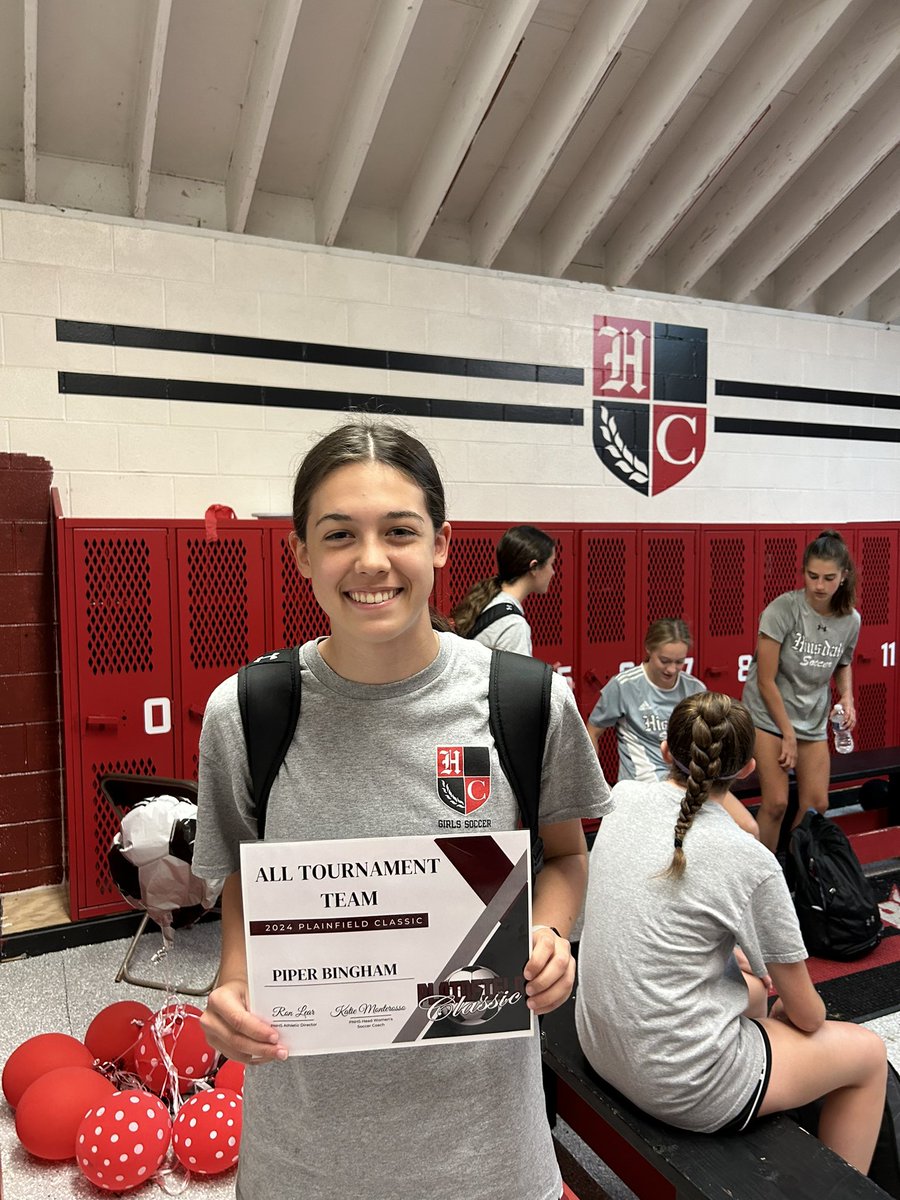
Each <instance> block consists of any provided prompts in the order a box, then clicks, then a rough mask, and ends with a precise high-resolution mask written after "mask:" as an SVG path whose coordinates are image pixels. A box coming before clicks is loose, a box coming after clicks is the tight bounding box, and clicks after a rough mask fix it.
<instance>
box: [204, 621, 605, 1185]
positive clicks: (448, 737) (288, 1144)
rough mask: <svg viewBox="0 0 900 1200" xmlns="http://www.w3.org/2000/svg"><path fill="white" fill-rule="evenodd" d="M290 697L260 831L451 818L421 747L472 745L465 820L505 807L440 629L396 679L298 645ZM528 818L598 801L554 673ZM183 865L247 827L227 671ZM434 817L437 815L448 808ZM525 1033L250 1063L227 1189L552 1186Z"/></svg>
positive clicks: (586, 744) (597, 784) (589, 762)
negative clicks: (371, 677)
mask: <svg viewBox="0 0 900 1200" xmlns="http://www.w3.org/2000/svg"><path fill="white" fill-rule="evenodd" d="M300 655H301V674H302V697H303V700H302V711H301V715H300V720H299V722H298V725H297V732H296V734H295V737H294V740H293V742H292V744H291V746H290V748H289V750H288V753H287V757H286V759H285V762H284V764H283V765H282V767H281V770H280V771H279V773H278V777H277V779H276V780H275V784H274V787H273V789H272V793H271V796H270V799H269V809H268V815H267V821H266V833H267V836H269V837H271V838H273V839H279V838H290V839H312V840H319V839H323V838H341V837H380V836H388V835H392V834H400V833H403V834H427V835H434V834H436V833H438V832H440V831H442V830H444V829H446V828H455V827H456V822H457V821H462V823H463V825H465V821H466V819H467V818H466V817H465V815H462V814H460V813H459V812H458V811H457V810H456V809H455V808H451V807H449V806H448V802H447V801H445V800H444V799H442V797H441V795H440V793H439V790H438V787H437V766H436V764H437V751H438V749H439V748H440V747H442V746H447V747H460V746H464V747H479V746H480V747H486V748H488V750H489V755H490V776H491V789H490V796H489V798H488V799H487V800H486V801H485V802H484V803H483V804H481V805H480V807H478V808H477V809H476V810H475V811H473V813H472V814H471V818H470V819H471V820H472V821H477V822H478V825H479V828H481V829H483V830H486V831H490V830H491V829H513V828H516V827H517V826H518V824H519V818H518V806H517V804H516V800H515V796H514V795H513V792H512V790H511V789H510V787H509V785H508V783H507V782H506V778H505V776H504V775H503V773H502V771H501V769H500V764H499V761H498V759H497V755H496V750H495V748H494V744H493V739H492V738H491V735H490V730H489V726H488V703H487V694H488V671H489V667H490V658H491V656H490V653H489V652H488V651H487V650H485V648H484V647H483V646H479V645H477V644H476V643H474V642H470V641H466V640H464V639H463V638H460V637H457V636H456V635H455V634H443V635H441V639H440V650H439V653H438V656H437V658H436V659H435V660H434V662H432V663H431V664H430V665H429V666H428V667H426V668H425V670H424V671H421V672H419V673H418V674H416V675H414V676H412V677H411V678H409V679H404V680H400V681H399V682H397V683H388V684H379V685H369V684H361V683H353V682H351V681H349V680H346V679H343V678H341V677H340V676H339V675H336V674H335V673H334V672H333V671H332V670H331V669H330V668H329V667H328V666H327V665H326V664H325V662H324V661H323V659H322V658H321V656H320V654H319V651H318V647H317V644H316V643H315V642H309V643H307V644H306V645H305V646H303V647H302V649H301V651H300ZM544 763H545V767H544V776H543V785H542V790H541V818H542V820H543V821H544V822H546V823H553V822H556V821H565V820H569V819H571V818H578V817H587V816H600V815H602V814H603V813H605V812H606V811H608V809H609V807H610V804H609V791H608V788H607V787H606V784H605V781H604V780H603V776H602V772H601V771H600V770H599V769H598V765H597V761H596V755H595V754H594V751H593V747H592V746H591V744H590V740H589V739H588V737H587V734H586V732H585V730H584V726H583V724H582V721H581V718H580V717H579V714H578V710H577V708H576V706H575V703H574V700H573V698H572V694H571V692H570V691H569V689H568V688H567V687H566V684H565V682H564V680H563V679H561V678H558V677H554V679H553V687H552V692H551V714H550V726H549V729H548V733H547V743H546V751H545V757H544ZM199 808H200V811H199V819H198V826H197V840H196V844H195V847H194V870H195V872H196V873H197V874H198V875H200V876H202V877H204V878H209V877H211V876H212V877H214V876H219V877H220V876H222V875H227V874H230V873H231V872H233V871H235V870H237V869H238V864H239V851H238V846H239V843H240V841H241V840H242V839H255V837H256V827H255V821H254V818H253V816H252V814H251V805H250V799H249V795H248V772H247V760H246V754H245V750H244V738H243V734H242V730H241V720H240V713H239V710H238V704H237V684H236V677H235V676H233V677H232V678H230V679H227V680H226V681H225V682H224V683H223V684H221V685H220V686H219V687H218V688H216V690H215V691H214V692H213V694H212V696H211V697H210V700H209V703H208V705H207V709H206V716H205V717H204V722H203V734H202V737H201V743H200V795H199ZM451 823H452V824H451ZM560 1191H561V1184H560V1178H559V1171H558V1168H557V1165H556V1160H555V1157H554V1154H553V1147H552V1143H551V1139H550V1131H549V1128H548V1126H547V1119H546V1113H545V1109H544V1098H543V1089H542V1086H541V1063H540V1047H539V1044H538V1040H537V1038H533V1039H521V1040H514V1041H491V1042H481V1043H479V1044H477V1045H472V1044H464V1045H451V1046H442V1045H433V1046H427V1047H424V1048H419V1049H415V1050H403V1049H398V1050H395V1049H386V1050H376V1051H368V1052H365V1053H349V1054H340V1055H327V1056H326V1055H316V1056H310V1057H306V1058H291V1059H288V1060H287V1061H286V1062H283V1063H280V1062H278V1063H272V1064H265V1065H260V1066H256V1067H251V1068H249V1069H248V1071H247V1077H246V1083H245V1092H244V1133H243V1139H242V1149H241V1159H240V1166H239V1174H238V1181H237V1195H238V1197H240V1198H241V1200H260V1198H261V1197H277V1198H278V1200H301V1198H302V1200H337V1198H338V1197H340V1198H341V1200H421V1198H422V1197H423V1196H428V1197H433V1198H434V1200H451V1198H452V1200H458V1198H459V1197H469V1196H472V1197H475V1196H485V1195H488V1194H490V1195H491V1197H492V1198H494V1197H495V1198H496V1200H558V1197H559V1194H560Z"/></svg>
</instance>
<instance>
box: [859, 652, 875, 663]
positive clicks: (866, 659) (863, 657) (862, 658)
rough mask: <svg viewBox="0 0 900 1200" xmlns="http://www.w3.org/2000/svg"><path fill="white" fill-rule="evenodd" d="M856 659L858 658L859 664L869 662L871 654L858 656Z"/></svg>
mask: <svg viewBox="0 0 900 1200" xmlns="http://www.w3.org/2000/svg"><path fill="white" fill-rule="evenodd" d="M857 657H858V658H859V661H860V662H871V661H872V655H871V654H859V655H857Z"/></svg>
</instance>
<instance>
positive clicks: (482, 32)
mask: <svg viewBox="0 0 900 1200" xmlns="http://www.w3.org/2000/svg"><path fill="white" fill-rule="evenodd" d="M537 6H538V0H492V3H491V4H490V5H489V6H488V7H487V8H486V9H485V11H484V15H483V16H482V18H481V24H480V25H479V27H478V30H477V32H476V34H475V38H474V40H473V43H472V45H471V46H470V47H469V50H468V53H467V54H466V57H465V60H464V62H463V64H462V68H461V69H460V72H459V74H458V75H457V77H456V79H455V81H454V84H453V89H452V91H451V93H450V96H449V98H448V101H447V103H446V104H445V105H444V109H443V111H442V113H441V116H440V119H439V120H438V123H437V126H436V127H435V129H434V130H433V131H432V133H431V136H430V138H429V139H428V144H427V147H426V149H425V152H424V154H423V155H422V158H421V161H420V162H419V166H418V168H417V170H416V174H415V177H414V178H413V180H412V183H411V184H410V187H409V191H408V193H407V198H406V202H405V203H404V205H403V208H402V209H401V210H400V221H399V252H400V253H401V254H404V255H406V256H407V257H408V258H415V256H416V255H417V254H418V252H419V249H420V247H421V245H422V242H423V241H424V240H425V237H426V235H427V233H428V230H429V229H430V228H431V225H432V223H433V221H434V219H435V217H436V216H437V214H438V212H439V211H440V208H441V205H442V204H443V202H444V197H445V196H446V195H447V192H448V191H449V189H450V186H451V184H452V183H453V180H454V179H455V178H456V173H457V171H458V170H459V167H460V164H461V163H462V161H463V159H464V158H465V156H466V152H467V151H468V149H469V146H470V145H471V144H472V140H473V138H474V137H475V134H476V133H477V132H478V128H479V126H480V125H481V122H482V121H483V120H484V116H485V113H486V112H487V110H488V108H489V106H490V104H491V101H492V100H493V98H494V95H495V93H496V91H497V88H498V87H499V86H500V81H501V80H502V79H503V75H504V72H505V71H506V70H507V68H508V66H509V64H510V62H511V60H512V58H513V55H514V54H515V52H516V48H517V47H518V45H519V42H521V40H522V36H523V35H524V33H525V29H526V27H527V25H528V22H529V21H530V20H531V17H532V16H533V14H534V10H535V9H536V8H537Z"/></svg>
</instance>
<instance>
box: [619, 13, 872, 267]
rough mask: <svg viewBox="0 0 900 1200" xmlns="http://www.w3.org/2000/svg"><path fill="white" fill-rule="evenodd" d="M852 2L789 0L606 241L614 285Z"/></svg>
mask: <svg viewBox="0 0 900 1200" xmlns="http://www.w3.org/2000/svg"><path fill="white" fill-rule="evenodd" d="M851 3H853V0H817V3H815V4H811V3H810V0H783V2H782V4H781V6H780V7H779V9H778V16H777V17H776V18H774V19H773V20H771V21H769V22H768V23H767V25H766V26H765V29H764V31H763V32H762V34H761V35H760V36H759V37H758V38H757V39H756V41H755V42H754V43H753V45H752V46H750V47H748V49H747V50H746V51H745V52H744V54H743V55H742V56H741V58H740V59H739V60H738V62H737V64H736V65H735V67H734V69H733V70H732V72H731V74H730V75H729V76H728V78H727V79H726V80H725V81H724V83H723V84H722V85H721V87H720V88H719V89H718V91H717V92H716V94H715V95H714V96H713V97H712V98H711V99H710V100H709V101H708V103H707V105H706V107H705V108H704V109H703V112H702V113H701V114H700V116H699V117H698V119H697V121H696V122H695V123H694V127H693V129H692V130H691V133H690V134H689V135H688V136H687V137H685V138H683V139H682V141H681V143H680V145H678V146H677V147H676V149H675V150H674V151H673V152H672V154H670V156H669V158H668V159H667V160H666V163H665V165H664V166H663V168H662V170H661V171H660V172H659V173H658V174H657V176H656V178H655V179H654V180H653V183H652V186H651V187H648V188H647V189H646V190H645V191H644V193H643V195H642V196H641V197H640V198H639V199H638V200H637V201H636V203H635V204H634V206H633V208H632V209H631V211H630V212H629V214H628V216H627V217H626V218H625V220H624V221H623V222H622V223H621V225H620V226H619V228H618V229H617V230H616V232H615V233H614V234H613V236H612V238H610V240H609V241H608V242H607V244H606V249H605V275H606V281H607V283H608V284H611V285H619V286H622V285H624V284H627V283H630V281H631V280H632V279H633V278H634V276H635V274H636V273H637V272H638V271H639V270H640V268H641V267H642V266H643V265H644V263H645V262H646V261H647V259H648V258H650V257H651V255H652V254H653V253H654V252H655V251H656V250H657V249H658V248H659V246H660V245H661V244H662V242H664V241H665V239H666V237H668V235H669V234H670V233H671V231H672V230H673V229H674V228H675V226H676V225H677V224H678V222H679V221H680V220H681V219H682V217H683V216H684V214H685V213H686V212H688V211H689V209H690V208H691V207H692V205H693V204H694V203H695V202H696V201H697V199H698V198H699V197H700V196H701V195H702V194H703V192H704V191H705V190H706V188H707V187H708V186H709V185H710V183H711V182H712V181H713V180H714V179H715V177H716V175H717V174H718V173H719V171H720V170H721V169H722V167H723V165H724V164H725V163H726V162H727V161H728V159H729V158H730V157H731V155H732V154H734V152H735V150H737V148H738V147H739V146H740V145H741V143H742V142H743V141H744V139H745V138H746V137H747V136H748V135H749V133H750V131H751V130H752V129H753V128H754V126H755V125H756V124H757V123H758V121H759V120H760V119H761V118H762V117H763V116H764V115H765V113H766V111H767V109H768V108H769V106H770V105H771V103H772V102H773V100H774V99H775V98H776V96H777V95H778V93H779V92H780V91H781V89H782V88H783V87H784V85H785V84H786V83H787V82H788V80H789V79H790V78H791V76H792V75H794V73H795V72H796V71H797V70H798V69H799V68H800V67H801V66H802V65H803V63H804V62H805V61H806V59H807V58H808V57H809V55H810V53H811V52H812V51H813V50H814V49H815V47H816V46H817V45H818V44H819V42H820V41H821V40H822V38H823V37H824V36H825V35H826V34H827V33H828V31H829V29H830V28H831V27H832V25H833V24H834V23H835V21H836V20H837V19H838V18H839V17H840V16H841V14H842V13H843V12H844V11H845V10H846V9H847V8H848V6H849V5H850V4H851Z"/></svg>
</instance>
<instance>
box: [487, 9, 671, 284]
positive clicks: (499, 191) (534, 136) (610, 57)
mask: <svg viewBox="0 0 900 1200" xmlns="http://www.w3.org/2000/svg"><path fill="white" fill-rule="evenodd" d="M647 3H648V0H591V3H590V4H589V5H588V7H587V8H586V9H585V11H584V13H583V14H582V16H581V19H580V20H579V22H578V24H577V25H576V26H575V28H574V29H573V30H572V33H571V36H570V37H569V40H568V41H567V42H566V44H565V47H564V48H563V51H562V53H561V54H560V56H559V58H558V59H557V60H556V64H555V65H554V67H553V70H552V71H551V73H550V75H549V77H548V79H547V82H546V83H545V84H544V86H543V88H542V89H541V93H540V96H539V97H538V99H537V102H536V104H535V105H534V107H533V108H532V110H531V112H530V113H529V114H528V116H527V117H526V119H525V121H524V123H523V125H522V128H521V129H520V130H519V132H518V134H517V135H516V138H515V140H514V142H513V144H512V145H511V146H510V148H509V151H508V152H507V154H506V157H505V158H504V160H503V162H502V164H501V165H500V167H499V168H498V170H497V172H496V174H495V175H494V178H493V179H492V180H491V184H490V187H489V188H488V189H487V191H486V192H485V195H484V198H483V199H482V201H481V203H480V204H479V205H478V208H477V209H476V210H475V213H474V214H473V216H472V220H471V225H470V229H471V235H470V236H471V245H472V260H473V262H474V263H475V265H476V266H479V267H489V266H491V264H492V263H493V261H494V259H495V258H496V257H497V255H498V254H499V253H500V250H501V249H502V248H503V246H504V244H505V242H506V241H507V239H508V238H509V235H510V234H511V233H512V231H513V229H515V227H516V225H517V224H518V222H519V219H520V218H521V216H522V214H523V213H524V212H525V210H526V208H527V207H528V205H529V204H530V203H531V201H532V200H533V199H534V197H535V195H536V194H537V191H538V189H539V188H540V186H541V184H542V183H543V181H544V179H545V178H546V177H547V174H548V173H549V171H550V169H551V167H552V166H553V164H554V163H555V162H556V159H557V158H558V156H559V154H560V151H561V150H562V148H563V146H564V145H565V144H566V141H567V139H568V138H569V136H570V134H571V133H572V130H573V129H574V128H575V126H576V125H577V124H578V121H579V120H580V118H581V116H582V114H583V113H584V111H585V109H586V108H587V106H588V105H589V104H590V102H591V100H592V99H593V97H594V94H595V92H596V90H597V88H598V86H599V85H600V82H601V80H602V79H603V76H604V75H605V74H606V72H607V70H609V67H610V65H611V64H612V63H613V62H614V60H615V57H616V55H617V54H618V53H619V50H620V49H621V46H622V43H623V42H624V41H625V38H626V37H627V36H628V34H629V32H630V30H631V27H632V25H633V24H634V22H635V21H636V20H637V18H638V16H639V15H640V14H641V12H642V11H643V10H644V8H645V7H646V6H647Z"/></svg>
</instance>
